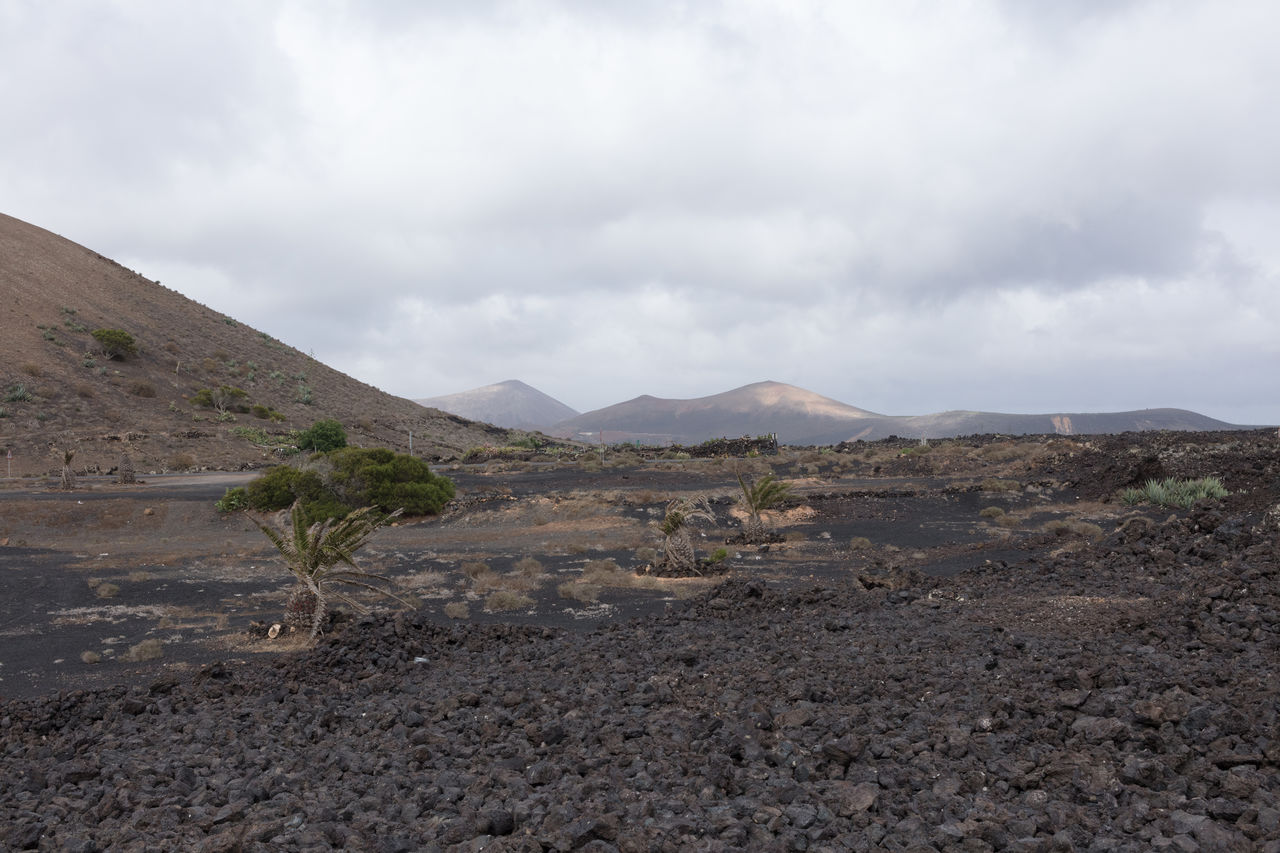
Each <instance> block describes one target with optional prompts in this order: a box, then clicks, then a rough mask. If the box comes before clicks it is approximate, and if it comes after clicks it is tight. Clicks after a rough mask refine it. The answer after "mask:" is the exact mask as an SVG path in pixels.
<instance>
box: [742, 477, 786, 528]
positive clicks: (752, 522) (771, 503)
mask: <svg viewBox="0 0 1280 853" xmlns="http://www.w3.org/2000/svg"><path fill="white" fill-rule="evenodd" d="M738 485H739V486H741V487H742V506H743V508H744V509H745V510H746V511H747V520H746V523H745V524H743V525H742V534H743V536H744V537H745V538H746V540H747V541H748V542H758V541H760V540H761V539H763V538H764V533H765V528H764V518H763V517H762V516H761V513H763V512H764V511H765V510H767V509H772V508H773V507H775V506H777V505H778V504H780V503H782V502H783V501H784V500H786V499H787V498H789V497H791V484H790V483H786V482H783V481H782V480H778V479H775V478H774V476H773V475H772V474H765V475H764V476H763V477H761V478H760V479H759V480H756V481H755V482H750V481H748V480H747V479H746V478H745V477H743V476H742V473H741V472H739V473H738Z"/></svg>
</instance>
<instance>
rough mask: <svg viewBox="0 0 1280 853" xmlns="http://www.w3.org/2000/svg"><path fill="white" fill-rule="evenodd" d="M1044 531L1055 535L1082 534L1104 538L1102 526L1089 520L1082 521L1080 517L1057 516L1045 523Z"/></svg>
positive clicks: (1093, 537) (1090, 537) (1083, 536)
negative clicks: (1063, 517)
mask: <svg viewBox="0 0 1280 853" xmlns="http://www.w3.org/2000/svg"><path fill="white" fill-rule="evenodd" d="M1044 531H1045V532H1046V533H1052V534H1053V535H1055V536H1080V537H1082V538H1084V539H1090V540H1093V539H1101V538H1102V528H1101V527H1099V526H1098V525H1096V524H1094V523H1092V522H1089V521H1081V520H1080V519H1078V518H1071V519H1062V518H1055V519H1053V520H1052V521H1048V522H1046V523H1045V525H1044Z"/></svg>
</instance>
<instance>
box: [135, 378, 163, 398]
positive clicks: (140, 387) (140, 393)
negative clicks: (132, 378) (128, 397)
mask: <svg viewBox="0 0 1280 853" xmlns="http://www.w3.org/2000/svg"><path fill="white" fill-rule="evenodd" d="M129 393H130V394H132V395H133V396H135V397H154V396H155V395H156V386H154V385H152V384H151V383H150V382H146V381H144V380H138V381H136V382H131V383H129Z"/></svg>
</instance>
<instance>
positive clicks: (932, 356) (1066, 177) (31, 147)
mask: <svg viewBox="0 0 1280 853" xmlns="http://www.w3.org/2000/svg"><path fill="white" fill-rule="evenodd" d="M1277 23H1280V12H1278V11H1276V10H1275V8H1274V6H1273V5H1272V4H1269V3H1264V2H1240V3H1232V4H1229V5H1228V4H1218V3H1211V2H1207V0H1206V2H1189V3H1185V4H1179V6H1178V8H1177V9H1171V8H1170V7H1168V6H1167V5H1165V4H1160V3H1154V2H1141V0H1134V2H1128V3H1116V4H1105V6H1099V5H1098V4H1091V3H1068V4H1052V5H1045V4H1039V5H1028V4H1022V3H1008V2H975V3H968V4H952V5H946V6H941V7H937V6H935V7H915V6H911V5H906V4H900V3H887V2H886V3H860V4H825V3H807V2H789V3H781V2H763V0H761V1H760V2H749V3H733V4H719V3H717V4H684V3H676V2H671V3H653V4H623V3H608V4H604V3H585V2H569V0H565V2H485V3H449V4H431V5H430V6H426V5H423V4H418V3H407V2H401V3H379V4H375V5H373V6H370V5H365V4H350V3H343V2H337V0H334V2H324V3H315V2H288V0H280V2H254V3H249V2H234V3H222V4H216V5H201V4H196V5H191V4H181V5H177V6H175V5H173V4H167V3H160V2H146V0H133V2H119V3H96V2H95V3H87V2H86V3H59V4H39V5H36V4H12V3H11V4H5V5H0V50H3V51H4V55H5V56H6V57H7V61H8V62H9V64H10V67H18V68H22V70H23V73H22V74H21V75H20V76H19V75H11V76H9V77H7V78H0V101H2V102H4V103H6V105H7V109H8V111H9V116H8V118H9V119H10V121H9V125H10V126H11V127H14V128H18V129H20V130H19V132H16V133H10V134H7V135H6V137H5V138H4V139H2V140H0V197H3V198H6V199H8V200H9V201H8V205H7V206H6V207H5V212H7V213H11V214H13V215H16V216H19V217H21V218H24V219H27V220H29V221H33V222H35V223H36V224H39V225H42V226H45V227H48V228H50V229H52V230H55V231H58V232H59V233H63V234H65V235H67V236H69V237H71V238H72V239H75V240H77V241H79V242H82V243H85V244H87V245H90V246H91V247H93V248H94V249H95V250H97V251H100V252H103V253H104V254H108V255H111V256H113V257H116V258H118V259H120V260H122V262H126V263H127V264H128V265H129V266H132V267H134V268H136V269H139V270H140V271H142V272H143V273H144V274H147V275H150V276H152V277H156V278H161V279H162V281H164V283H165V284H166V285H167V286H171V287H175V288H177V289H179V290H180V291H182V292H185V293H187V294H188V295H191V296H193V297H194V298H197V299H199V300H200V301H202V302H205V303H207V304H209V305H210V306H211V307H214V308H215V309H216V310H219V311H223V312H225V313H228V314H231V315H233V316H236V317H238V318H239V319H241V320H242V321H244V322H248V323H250V324H252V325H255V326H257V327H259V328H261V329H263V330H264V331H268V332H270V333H271V334H273V335H275V336H277V337H280V338H282V339H284V340H286V341H288V342H290V343H293V344H295V345H297V346H299V347H300V348H302V349H304V350H314V351H315V353H316V355H317V356H318V357H320V358H322V359H326V360H329V361H331V362H332V363H334V364H335V366H338V367H339V368H342V369H346V370H348V371H349V372H352V373H353V374H354V375H356V376H358V378H361V379H364V380H365V381H369V382H372V383H373V384H376V385H379V386H381V387H384V388H387V390H390V391H393V392H394V393H398V394H401V395H405V396H428V395H434V394H440V393H448V392H451V391H457V390H462V389H465V388H468V387H473V386H477V385H482V384H486V383H489V382H493V381H497V380H500V379H507V378H520V379H523V380H525V381H527V382H530V383H531V384H533V385H535V386H537V387H540V388H542V389H543V390H546V391H548V393H552V394H553V395H555V396H559V397H562V398H563V399H564V400H565V402H567V403H569V404H570V405H573V406H575V407H578V408H590V407H595V406H599V405H605V404H608V403H611V402H617V401H619V400H621V399H625V398H627V397H629V396H635V395H637V394H641V393H654V394H659V395H663V396H698V395H702V394H707V393H714V392H717V391H720V390H725V389H727V388H729V387H733V386H736V385H741V384H745V383H746V382H751V381H756V380H759V379H763V378H774V379H780V380H784V381H792V382H795V383H797V384H801V385H805V386H806V387H810V388H813V389H814V390H816V391H819V392H821V393H826V394H829V395H831V396H836V397H839V398H841V399H844V400H846V401H847V402H850V403H853V404H855V405H859V406H864V407H867V408H872V409H878V410H882V411H888V412H895V413H917V412H924V411H929V410H936V409H942V408H953V407H965V408H1000V409H1005V410H1032V409H1041V410H1043V409H1072V408H1093V409H1099V408H1114V407H1119V408H1131V407H1139V406H1144V405H1150V406H1156V405H1176V406H1184V407H1188V408H1197V409H1201V410H1204V411H1205V412H1206V413H1208V414H1216V415H1218V416H1221V417H1233V416H1235V415H1232V413H1233V412H1235V413H1256V415H1255V416H1253V417H1251V418H1250V419H1251V420H1280V408H1278V407H1280V403H1274V402H1267V400H1268V399H1269V400H1271V401H1274V400H1276V399H1277V395H1276V394H1275V391H1276V390H1277V389H1276V387H1275V385H1274V382H1275V380H1272V379H1270V378H1269V376H1270V374H1271V373H1277V372H1280V371H1275V370H1271V371H1264V370H1261V369H1260V367H1261V366H1265V365H1266V364H1267V363H1268V360H1270V363H1271V364H1272V365H1274V364H1276V363H1277V359H1276V355H1277V352H1276V344H1275V343H1274V341H1273V337H1274V335H1272V334H1270V333H1269V331H1270V330H1269V329H1268V328H1267V327H1268V322H1267V318H1269V317H1274V316H1277V315H1276V313H1275V312H1276V309H1277V308H1278V307H1280V306H1278V305H1277V304H1276V296H1275V295H1274V293H1275V291H1276V288H1275V287H1274V284H1275V282H1276V277H1277V274H1278V273H1280V257H1277V253H1276V251H1275V249H1274V247H1273V245H1272V244H1273V241H1272V240H1271V239H1270V237H1271V234H1273V233H1274V225H1275V224H1276V222H1277V213H1276V211H1277V210H1280V206H1278V202H1280V166H1277V161H1276V160H1275V157H1274V151H1275V150H1277V145H1278V143H1280V110H1278V109H1277V107H1278V106H1280V104H1277V96H1276V95H1275V94H1274V93H1273V87H1271V86H1270V85H1269V81H1270V80H1274V79H1276V77H1277V76H1278V73H1280V67H1278V66H1280V58H1278V57H1277V55H1276V54H1275V51H1274V50H1273V48H1272V46H1271V44H1270V41H1271V39H1270V34H1271V33H1273V32H1274V31H1275V29H1276V24H1277ZM356 293H358V294H359V298H358V299H356V298H353V294H356ZM407 363H412V364H414V365H415V370H414V371H411V372H407V371H406V370H405V369H404V365H405V364H407ZM1268 383H1272V384H1268ZM1259 401H1262V402H1259Z"/></svg>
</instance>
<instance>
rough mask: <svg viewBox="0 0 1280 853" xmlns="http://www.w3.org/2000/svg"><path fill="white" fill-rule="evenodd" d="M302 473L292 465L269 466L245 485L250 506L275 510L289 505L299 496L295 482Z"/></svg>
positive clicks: (260, 510) (269, 510) (264, 509)
mask: <svg viewBox="0 0 1280 853" xmlns="http://www.w3.org/2000/svg"><path fill="white" fill-rule="evenodd" d="M301 473H302V472H301V471H299V470H298V469H297V468H294V467H292V466H290V465H277V466H275V467H274V468H268V469H267V471H266V473H265V474H263V475H262V476H261V477H257V478H256V479H253V480H251V481H249V485H247V486H245V487H244V489H245V496H246V498H247V499H248V501H249V506H250V507H252V508H253V509H256V510H258V511H259V512H275V511H276V510H278V509H284V508H285V507H287V506H289V505H290V504H292V503H293V502H294V500H295V499H296V498H297V495H295V494H294V493H293V484H294V481H295V480H297V479H298V475H299V474H301Z"/></svg>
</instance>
